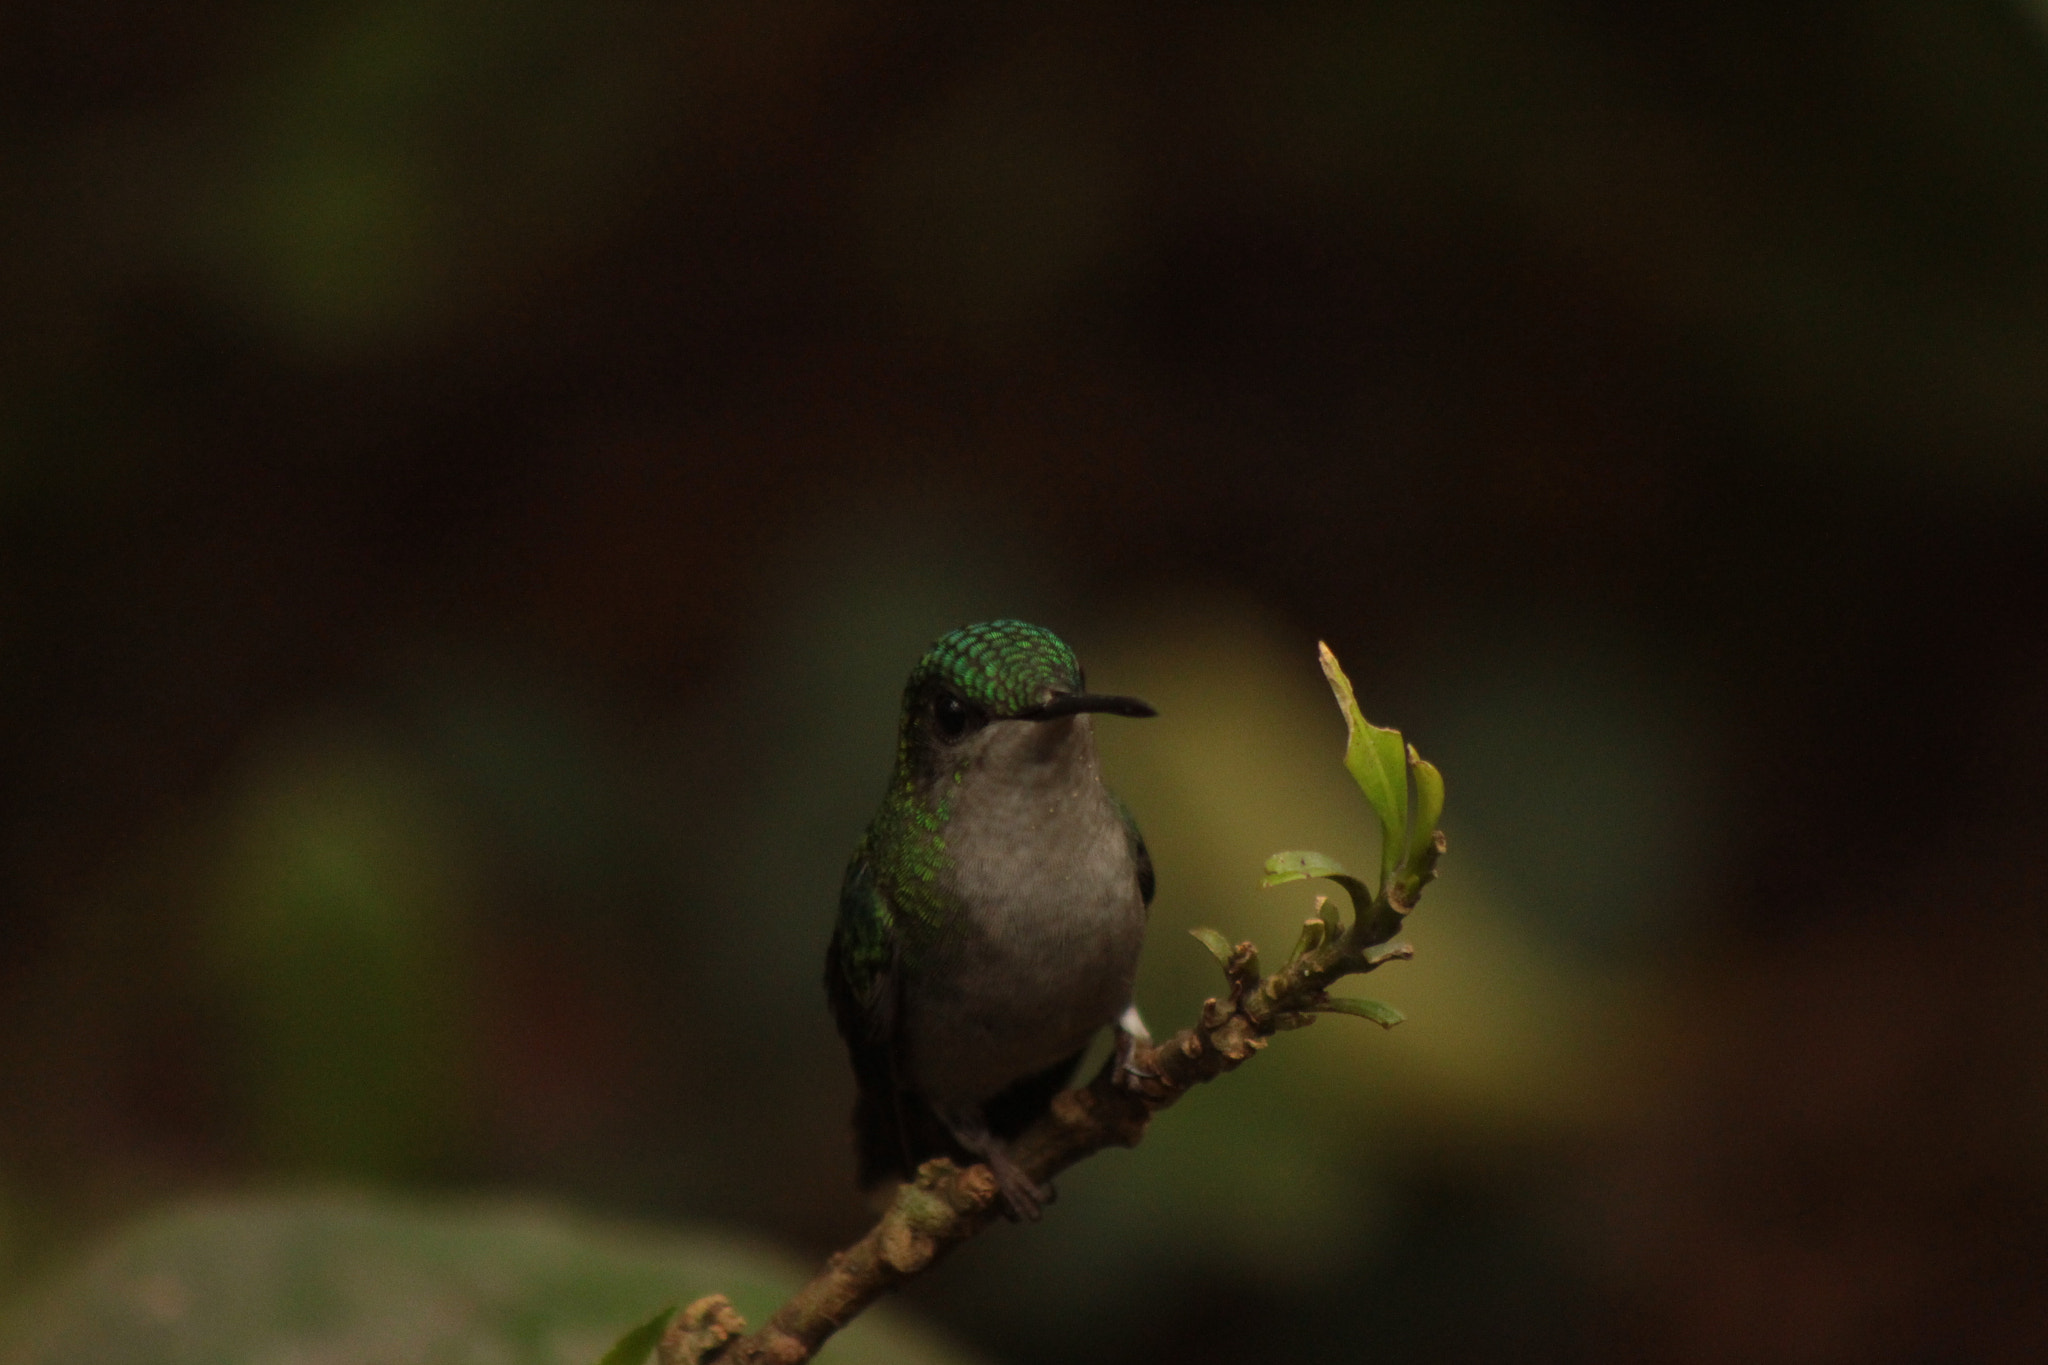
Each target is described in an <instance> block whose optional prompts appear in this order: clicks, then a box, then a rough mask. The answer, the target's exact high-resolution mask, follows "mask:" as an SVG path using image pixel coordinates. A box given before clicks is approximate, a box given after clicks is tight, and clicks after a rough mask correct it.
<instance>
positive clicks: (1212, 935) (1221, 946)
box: [1188, 929, 1234, 971]
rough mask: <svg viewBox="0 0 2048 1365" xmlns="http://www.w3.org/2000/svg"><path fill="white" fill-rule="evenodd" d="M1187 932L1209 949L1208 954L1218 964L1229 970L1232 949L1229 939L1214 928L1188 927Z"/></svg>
mask: <svg viewBox="0 0 2048 1365" xmlns="http://www.w3.org/2000/svg"><path fill="white" fill-rule="evenodd" d="M1188 933H1190V934H1192V935H1193V936H1194V937H1195V940H1196V941H1197V942H1199V943H1200V944H1201V945H1202V946H1203V947H1204V948H1207V949H1208V950H1209V956H1211V957H1213V958H1215V959H1216V964H1217V965H1218V966H1220V967H1222V968H1223V969H1224V970H1226V971H1228V970H1229V968H1230V955H1231V953H1232V952H1233V951H1234V949H1233V948H1232V946H1231V942H1230V940H1229V939H1227V938H1225V937H1223V935H1221V934H1219V933H1217V932H1216V931H1215V930H1214V929H1190V930H1188Z"/></svg>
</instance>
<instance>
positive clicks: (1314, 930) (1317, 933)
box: [1287, 896, 1330, 962]
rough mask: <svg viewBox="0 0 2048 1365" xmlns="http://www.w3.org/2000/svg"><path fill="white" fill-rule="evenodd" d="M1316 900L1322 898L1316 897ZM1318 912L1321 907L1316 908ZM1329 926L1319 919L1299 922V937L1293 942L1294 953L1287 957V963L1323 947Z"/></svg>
mask: <svg viewBox="0 0 2048 1365" xmlns="http://www.w3.org/2000/svg"><path fill="white" fill-rule="evenodd" d="M1316 899H1317V900H1321V899H1322V898H1321V897H1320V896H1318V897H1317V898H1316ZM1316 908H1317V909H1318V910H1320V909H1321V908H1322V907H1321V906H1320V905H1318V906H1317V907H1316ZM1329 928H1330V926H1329V925H1328V924H1326V923H1324V922H1323V921H1322V920H1319V919H1305V920H1303V921H1302V922H1301V937H1300V938H1298V939H1296V940H1295V941H1294V951H1293V952H1291V953H1289V954H1288V955H1287V960H1288V961H1289V962H1295V961H1298V960H1300V958H1301V957H1302V956H1303V955H1304V954H1306V953H1312V952H1314V951H1315V950H1316V949H1318V948H1320V947H1322V946H1323V936H1324V935H1325V934H1326V933H1328V932H1329Z"/></svg>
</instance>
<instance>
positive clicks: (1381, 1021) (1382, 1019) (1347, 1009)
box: [1313, 996, 1408, 1028]
mask: <svg viewBox="0 0 2048 1365" xmlns="http://www.w3.org/2000/svg"><path fill="white" fill-rule="evenodd" d="M1313 1008H1314V1009H1315V1010H1316V1012H1317V1013H1319V1014H1321V1013H1329V1014H1355V1015H1357V1016H1358V1017H1359V1018H1360V1019H1370V1020H1372V1021H1373V1022H1374V1023H1375V1024H1378V1025H1379V1026H1380V1027H1381V1028H1392V1027H1393V1026H1394V1025H1396V1024H1398V1023H1400V1022H1401V1021H1402V1020H1403V1019H1406V1018H1407V1017H1408V1016H1407V1015H1405V1014H1403V1013H1401V1011H1399V1010H1397V1009H1395V1008H1394V1007H1393V1006H1392V1005H1389V1004H1386V1003H1385V1002H1383V1001H1379V1000H1353V999H1351V998H1349V997H1346V996H1331V997H1329V998H1328V999H1325V1000H1319V1001H1317V1002H1316V1003H1315V1005H1314V1006H1313Z"/></svg>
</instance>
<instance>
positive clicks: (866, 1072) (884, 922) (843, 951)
mask: <svg viewBox="0 0 2048 1365" xmlns="http://www.w3.org/2000/svg"><path fill="white" fill-rule="evenodd" d="M898 958H899V942H898V934H897V927H896V915H895V911H894V910H893V909H892V908H891V906H890V904H889V898H888V897H887V896H886V895H884V894H883V892H882V890H881V888H880V887H878V886H876V885H875V869H874V865H873V863H872V862H871V861H870V860H869V856H868V846H867V844H866V843H865V842H863V843H862V844H861V846H860V847H859V848H858V849H856V850H855V851H854V855H853V860H852V861H851V862H849V863H848V864H847V865H846V879H845V880H844V881H843V882H841V883H840V887H839V922H838V924H837V925H835V926H834V928H833V930H832V944H831V946H830V947H829V948H828V949H826V952H825V993H826V995H827V996H828V997H829V998H830V1000H831V1002H832V1017H833V1020H834V1021H835V1022H836V1023H837V1024H838V1025H839V1036H840V1037H842V1038H844V1039H845V1040H846V1051H847V1055H848V1056H849V1057H851V1058H852V1060H853V1074H854V1078H855V1079H856V1080H857V1081H858V1082H859V1083H860V1099H859V1101H858V1102H857V1103H856V1105H855V1107H854V1127H855V1130H856V1133H857V1136H858V1138H859V1143H860V1183H861V1185H862V1187H863V1188H865V1187H867V1186H870V1185H873V1184H874V1183H876V1182H877V1181H879V1180H881V1179H882V1178H883V1177H885V1176H887V1175H890V1174H897V1173H900V1174H905V1175H907V1174H908V1173H909V1171H910V1170H911V1169H912V1167H911V1157H912V1152H911V1150H910V1144H909V1142H908V1136H909V1135H908V1134H907V1133H906V1131H905V1123H904V1114H903V1103H904V1101H903V1096H902V1093H901V1087H900V1086H899V1085H898V1083H897V1078H896V1022H897V1000H898V998H899V986H900V980H899V973H898V970H897V963H898Z"/></svg>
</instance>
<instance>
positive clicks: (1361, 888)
mask: <svg viewBox="0 0 2048 1365" xmlns="http://www.w3.org/2000/svg"><path fill="white" fill-rule="evenodd" d="M1310 877H1323V878H1327V879H1328V880H1330V881H1333V882H1335V883H1337V885H1339V886H1341V887H1343V888H1344V889H1345V890H1346V891H1348V892H1350V893H1351V908H1352V909H1354V910H1356V911H1357V912H1358V914H1359V915H1360V916H1361V917H1363V916H1364V914H1365V912H1366V911H1367V910H1368V909H1370V908H1371V906H1372V901H1373V890H1372V888H1371V887H1369V886H1367V885H1366V884H1365V883H1364V882H1362V881H1360V880H1359V879H1358V878H1356V877H1354V876H1352V875H1351V874H1350V873H1349V872H1346V871H1345V870H1344V865H1343V864H1342V863H1340V862H1338V861H1337V860H1336V859H1335V858H1326V857H1324V856H1323V855H1322V854H1320V853H1309V852H1306V851H1298V852H1293V853H1275V854H1274V855H1273V856H1272V857H1270V858H1268V859H1266V875H1265V876H1263V877H1261V878H1259V885H1260V886H1280V885H1283V884H1285V883H1287V882H1300V881H1307V880H1308V879H1309V878H1310ZM1323 918H1324V919H1327V920H1330V921H1331V924H1330V930H1331V932H1332V933H1335V932H1336V930H1337V927H1338V926H1337V924H1336V921H1335V917H1334V916H1333V915H1331V914H1330V913H1329V912H1327V911H1326V912H1324V915H1323Z"/></svg>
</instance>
